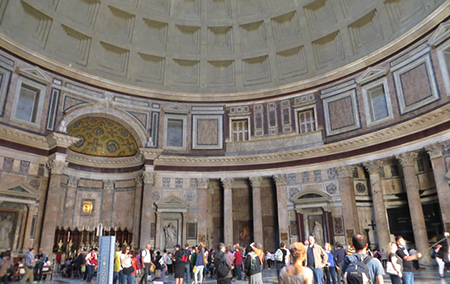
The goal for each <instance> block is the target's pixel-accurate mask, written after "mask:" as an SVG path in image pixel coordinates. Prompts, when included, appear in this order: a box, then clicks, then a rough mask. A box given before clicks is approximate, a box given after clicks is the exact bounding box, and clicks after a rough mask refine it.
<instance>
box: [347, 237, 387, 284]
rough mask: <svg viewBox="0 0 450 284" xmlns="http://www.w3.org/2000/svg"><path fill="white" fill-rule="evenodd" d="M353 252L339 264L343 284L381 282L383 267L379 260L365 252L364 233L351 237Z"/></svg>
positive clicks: (365, 240)
mask: <svg viewBox="0 0 450 284" xmlns="http://www.w3.org/2000/svg"><path fill="white" fill-rule="evenodd" d="M352 242H353V247H354V248H355V253H354V254H352V255H349V256H347V257H346V258H345V259H344V261H343V263H342V266H341V272H342V279H343V280H344V284H354V283H358V284H366V283H373V284H375V283H377V284H383V283H384V279H383V275H384V269H383V266H382V265H381V262H380V261H379V260H378V259H376V258H373V257H371V256H370V255H367V254H366V250H367V247H368V246H369V244H368V243H367V238H366V236H365V235H362V234H356V235H354V236H353V238H352Z"/></svg>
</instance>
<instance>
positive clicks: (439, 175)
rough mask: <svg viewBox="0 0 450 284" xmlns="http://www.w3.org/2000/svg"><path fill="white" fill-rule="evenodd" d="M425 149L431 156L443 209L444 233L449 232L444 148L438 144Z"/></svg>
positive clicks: (449, 211)
mask: <svg viewBox="0 0 450 284" xmlns="http://www.w3.org/2000/svg"><path fill="white" fill-rule="evenodd" d="M425 149H426V150H427V152H428V154H429V155H430V160H431V166H432V167H433V175H434V181H435V183H436V192H437V195H438V199H439V205H440V208H441V215H442V222H443V223H444V224H443V225H444V231H446V232H448V231H449V230H450V206H449V204H450V188H449V184H448V180H447V178H446V176H445V175H446V171H445V160H444V156H443V155H442V151H443V146H442V144H441V143H436V144H432V145H428V146H426V147H425Z"/></svg>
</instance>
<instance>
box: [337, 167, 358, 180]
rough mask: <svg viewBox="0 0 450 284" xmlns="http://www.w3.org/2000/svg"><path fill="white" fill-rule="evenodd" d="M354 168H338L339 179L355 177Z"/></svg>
mask: <svg viewBox="0 0 450 284" xmlns="http://www.w3.org/2000/svg"><path fill="white" fill-rule="evenodd" d="M354 168H355V167H354V166H342V167H337V168H336V172H337V174H338V176H339V178H349V177H352V176H353V171H354Z"/></svg>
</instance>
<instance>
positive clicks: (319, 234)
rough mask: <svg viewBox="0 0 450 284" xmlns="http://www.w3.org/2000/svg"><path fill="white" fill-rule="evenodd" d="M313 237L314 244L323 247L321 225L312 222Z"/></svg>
mask: <svg viewBox="0 0 450 284" xmlns="http://www.w3.org/2000/svg"><path fill="white" fill-rule="evenodd" d="M313 235H314V238H315V239H316V243H318V244H319V245H321V246H323V245H324V243H323V229H322V224H320V223H319V222H317V221H316V222H314V228H313Z"/></svg>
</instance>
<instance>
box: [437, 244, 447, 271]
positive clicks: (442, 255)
mask: <svg viewBox="0 0 450 284" xmlns="http://www.w3.org/2000/svg"><path fill="white" fill-rule="evenodd" d="M434 252H435V254H436V262H437V264H438V267H439V276H441V278H444V267H445V260H446V259H447V253H446V251H445V250H444V249H443V248H442V245H441V244H437V245H436V246H434Z"/></svg>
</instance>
